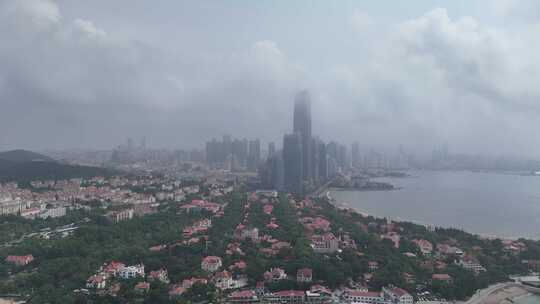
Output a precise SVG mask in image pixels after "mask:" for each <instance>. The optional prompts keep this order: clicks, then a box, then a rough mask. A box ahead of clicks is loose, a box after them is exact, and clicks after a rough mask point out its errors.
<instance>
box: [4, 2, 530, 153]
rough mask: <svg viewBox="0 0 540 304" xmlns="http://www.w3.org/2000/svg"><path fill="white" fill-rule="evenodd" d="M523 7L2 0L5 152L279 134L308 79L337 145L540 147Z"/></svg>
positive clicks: (526, 5)
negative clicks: (535, 138) (533, 133)
mask: <svg viewBox="0 0 540 304" xmlns="http://www.w3.org/2000/svg"><path fill="white" fill-rule="evenodd" d="M516 3H517V2H516V1H508V0H506V1H503V0H497V1H485V0H479V1H474V2H472V3H471V2H470V1H463V0H460V1H452V2H447V3H444V4H442V3H440V2H438V1H429V0H426V1H419V2H415V3H414V4H410V3H392V8H393V9H388V6H387V5H384V4H382V3H380V2H379V1H366V2H365V3H362V4H361V5H360V4H358V3H355V2H353V1H344V2H342V3H340V5H337V4H334V3H322V2H321V3H312V2H307V1H304V2H303V1H299V2H297V3H295V4H290V3H285V2H279V1H278V2H277V3H275V4H272V5H269V4H267V3H249V4H245V5H239V4H230V5H226V4H224V3H221V4H218V3H214V4H208V3H207V4H204V3H194V2H184V1H168V2H164V3H163V5H159V6H156V5H152V9H151V11H152V13H151V14H148V13H147V12H148V11H150V9H149V6H150V5H151V4H143V3H140V4H137V5H131V4H130V3H129V2H127V1H118V2H116V3H115V4H111V3H110V2H109V1H102V0H98V1H92V3H91V4H90V3H86V2H84V1H49V0H32V1H18V0H6V1H2V5H1V7H0V12H1V17H2V18H1V19H0V30H1V31H2V35H3V36H4V37H5V39H6V41H10V42H11V43H9V44H4V45H2V47H1V48H0V62H1V63H2V66H3V67H4V69H2V71H1V72H0V100H1V103H2V111H1V113H0V129H2V130H8V132H2V134H1V135H0V149H2V150H8V149H14V148H26V149H31V150H36V149H38V150H44V149H68V148H69V149H72V148H82V149H110V148H111V147H113V146H115V145H117V143H119V142H123V141H124V140H125V138H126V137H134V138H135V137H142V136H146V137H147V138H148V144H149V146H151V147H159V148H195V147H200V146H201V145H202V144H203V142H204V141H205V140H206V139H207V138H212V137H214V136H218V135H221V134H235V136H238V137H246V138H260V140H261V141H262V142H264V143H266V142H268V141H273V142H276V143H277V142H280V141H281V135H282V134H283V133H285V132H287V130H289V128H290V120H289V118H288V116H287V114H288V113H290V109H291V104H290V96H291V95H294V94H295V92H296V91H298V90H299V89H302V88H308V89H309V90H310V92H311V101H312V107H313V113H312V115H313V118H314V120H317V121H318V122H319V123H318V125H317V126H314V128H313V130H312V131H313V133H314V134H318V135H319V136H320V138H321V139H323V140H325V141H328V140H330V139H335V140H337V141H339V142H342V143H347V145H349V144H350V143H352V142H354V141H356V140H358V141H363V142H365V145H367V146H369V147H374V148H375V149H378V150H382V149H383V148H386V149H395V147H396V146H397V145H399V144H403V145H404V146H406V147H407V148H408V149H410V150H414V152H416V153H419V152H422V153H424V154H429V153H431V150H432V149H433V147H434V146H440V145H442V144H443V143H445V142H448V144H449V146H450V147H452V150H453V151H461V152H467V153H471V154H486V153H496V154H503V155H505V154H509V155H515V154H522V155H523V156H526V157H534V158H537V157H538V156H539V155H540V144H536V143H533V144H531V142H530V130H534V129H535V126H536V113H538V112H539V109H538V103H537V102H536V101H537V100H538V98H539V96H540V94H539V93H538V89H537V86H536V82H537V81H536V78H537V77H536V73H534V72H533V73H530V71H536V70H537V67H538V65H539V63H540V58H538V56H537V55H536V54H539V53H540V52H539V51H538V45H537V44H536V43H530V41H535V39H534V37H536V36H537V32H536V31H537V27H535V24H537V23H538V18H536V16H534V14H532V15H531V14H530V13H529V12H534V11H536V9H535V8H537V7H536V5H537V3H536V2H535V1H520V2H519V4H520V5H517V4H516ZM110 6H114V8H115V9H119V10H121V11H122V12H123V13H122V14H120V15H119V14H116V13H113V11H115V10H111V9H110ZM441 6H442V7H441ZM20 20H29V22H24V23H21V22H20ZM315 20H317V22H316V21H315ZM500 20H505V22H504V24H502V23H501V21H500ZM245 24H252V25H253V26H250V27H245V26H244V25H245ZM224 25H226V26H224ZM507 25H509V26H507ZM37 38H39V39H37ZM25 41H26V42H27V43H26V44H25ZM488 76H489V77H488ZM492 76H493V77H492ZM465 126H466V127H465ZM365 145H364V146H365Z"/></svg>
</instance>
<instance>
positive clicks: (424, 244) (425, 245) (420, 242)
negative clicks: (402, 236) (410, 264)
mask: <svg viewBox="0 0 540 304" xmlns="http://www.w3.org/2000/svg"><path fill="white" fill-rule="evenodd" d="M412 242H413V243H415V244H416V246H418V248H420V252H422V254H423V255H430V254H431V252H433V244H431V242H430V241H428V240H424V239H414V240H413V241H412Z"/></svg>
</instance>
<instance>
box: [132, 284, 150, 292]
mask: <svg viewBox="0 0 540 304" xmlns="http://www.w3.org/2000/svg"><path fill="white" fill-rule="evenodd" d="M134 289H135V291H137V292H140V293H147V292H148V291H149V290H150V283H148V282H139V283H137V284H136V285H135V287H134Z"/></svg>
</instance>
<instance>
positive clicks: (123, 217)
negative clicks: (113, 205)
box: [105, 208, 134, 223]
mask: <svg viewBox="0 0 540 304" xmlns="http://www.w3.org/2000/svg"><path fill="white" fill-rule="evenodd" d="M133 213H134V210H133V209H131V208H130V209H125V210H120V211H110V212H108V213H107V214H105V216H106V217H107V219H109V220H110V221H111V222H113V223H119V222H121V221H127V220H130V219H132V218H133Z"/></svg>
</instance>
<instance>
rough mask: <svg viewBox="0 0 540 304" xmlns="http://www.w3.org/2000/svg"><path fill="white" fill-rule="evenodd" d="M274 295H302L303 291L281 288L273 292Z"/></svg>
mask: <svg viewBox="0 0 540 304" xmlns="http://www.w3.org/2000/svg"><path fill="white" fill-rule="evenodd" d="M274 295H276V296H280V297H303V296H304V292H303V291H302V290H282V291H276V292H274Z"/></svg>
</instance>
